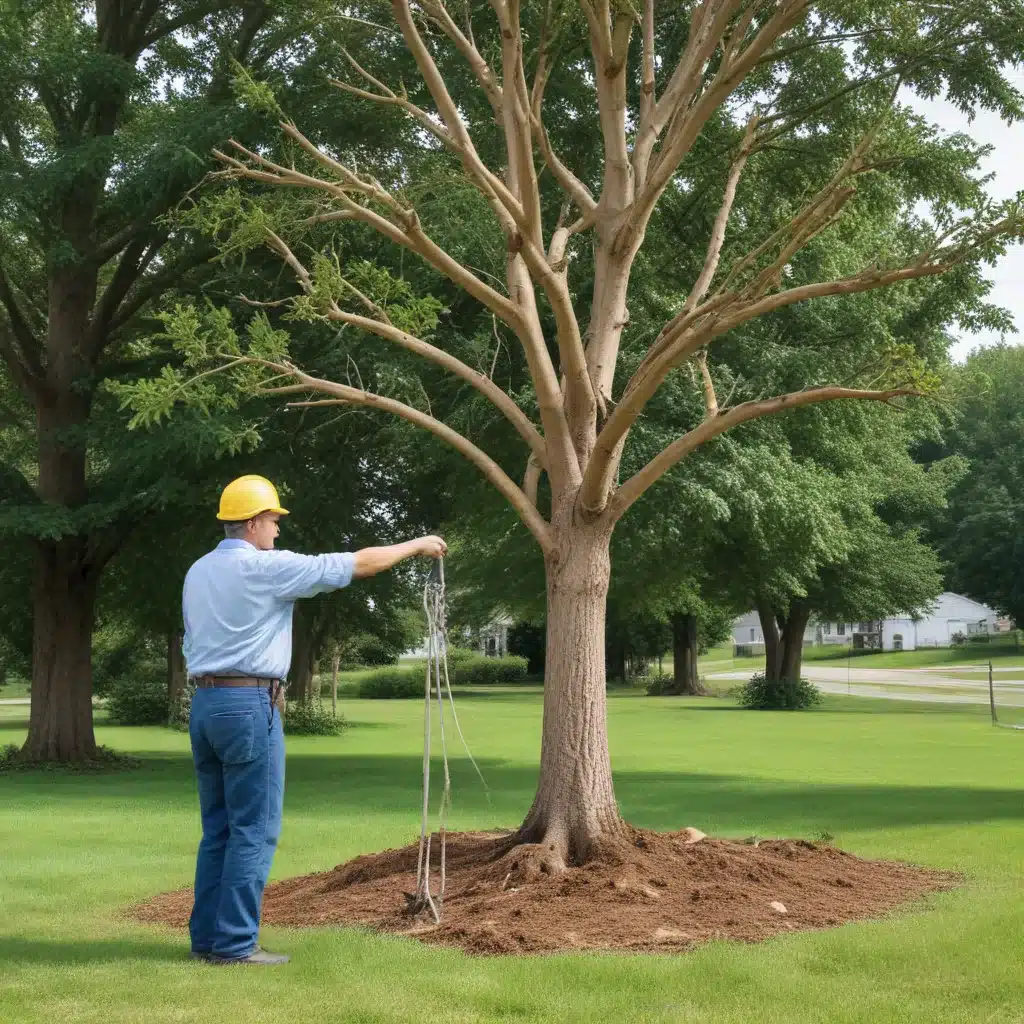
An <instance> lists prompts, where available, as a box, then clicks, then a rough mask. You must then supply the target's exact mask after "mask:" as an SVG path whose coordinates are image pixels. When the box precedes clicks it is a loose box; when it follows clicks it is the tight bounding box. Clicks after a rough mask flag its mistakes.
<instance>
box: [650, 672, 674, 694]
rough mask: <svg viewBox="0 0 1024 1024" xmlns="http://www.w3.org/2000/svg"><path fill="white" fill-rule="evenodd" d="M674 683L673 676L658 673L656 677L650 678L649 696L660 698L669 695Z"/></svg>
mask: <svg viewBox="0 0 1024 1024" xmlns="http://www.w3.org/2000/svg"><path fill="white" fill-rule="evenodd" d="M673 682H674V680H673V678H672V676H670V675H668V674H666V673H665V672H656V673H655V674H654V675H652V676H648V677H647V696H648V697H660V696H662V694H665V693H668V692H669V688H670V687H671V685H672V683H673Z"/></svg>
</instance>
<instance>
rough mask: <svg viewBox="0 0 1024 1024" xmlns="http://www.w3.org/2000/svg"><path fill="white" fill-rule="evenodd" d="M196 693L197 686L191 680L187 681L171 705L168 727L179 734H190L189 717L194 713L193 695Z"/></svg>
mask: <svg viewBox="0 0 1024 1024" xmlns="http://www.w3.org/2000/svg"><path fill="white" fill-rule="evenodd" d="M195 692H196V684H195V683H194V682H192V680H191V679H186V680H185V685H184V686H183V687H182V689H181V692H180V693H179V694H178V696H177V697H176V698H175V700H174V701H173V702H172V703H171V710H170V714H169V715H168V725H170V727H171V728H172V729H177V730H178V731H179V732H188V717H189V715H190V714H191V713H192V695H193V694H194V693H195Z"/></svg>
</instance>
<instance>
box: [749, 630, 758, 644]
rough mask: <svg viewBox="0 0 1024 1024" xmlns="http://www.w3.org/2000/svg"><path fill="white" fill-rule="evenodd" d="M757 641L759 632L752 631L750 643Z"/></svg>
mask: <svg viewBox="0 0 1024 1024" xmlns="http://www.w3.org/2000/svg"><path fill="white" fill-rule="evenodd" d="M756 639H757V630H756V629H751V631H750V642H751V643H753V642H754V641H755V640H756Z"/></svg>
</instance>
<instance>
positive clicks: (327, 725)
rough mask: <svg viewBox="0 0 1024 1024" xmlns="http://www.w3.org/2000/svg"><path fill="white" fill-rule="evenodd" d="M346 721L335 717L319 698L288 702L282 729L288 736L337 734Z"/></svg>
mask: <svg viewBox="0 0 1024 1024" xmlns="http://www.w3.org/2000/svg"><path fill="white" fill-rule="evenodd" d="M347 724H348V723H347V722H346V721H345V716H344V715H338V716H337V717H335V716H334V715H333V714H332V713H331V709H330V708H328V707H325V706H324V703H323V701H321V700H307V701H305V702H304V703H301V704H299V703H289V704H288V706H287V710H286V711H285V714H284V731H285V732H286V733H288V735H289V736H337V735H338V733H340V732H341V730H342V729H344V728H345V726H346V725H347Z"/></svg>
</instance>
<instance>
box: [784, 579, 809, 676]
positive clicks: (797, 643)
mask: <svg viewBox="0 0 1024 1024" xmlns="http://www.w3.org/2000/svg"><path fill="white" fill-rule="evenodd" d="M810 617H811V610H810V608H808V607H807V605H806V604H805V603H804V602H803V601H799V600H796V599H794V600H793V601H791V602H790V605H789V614H788V615H787V616H786V619H785V625H784V626H783V629H782V658H781V662H780V669H779V678H780V679H799V678H800V673H801V671H802V670H803V660H804V630H805V629H806V628H807V621H808V619H809V618H810Z"/></svg>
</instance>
